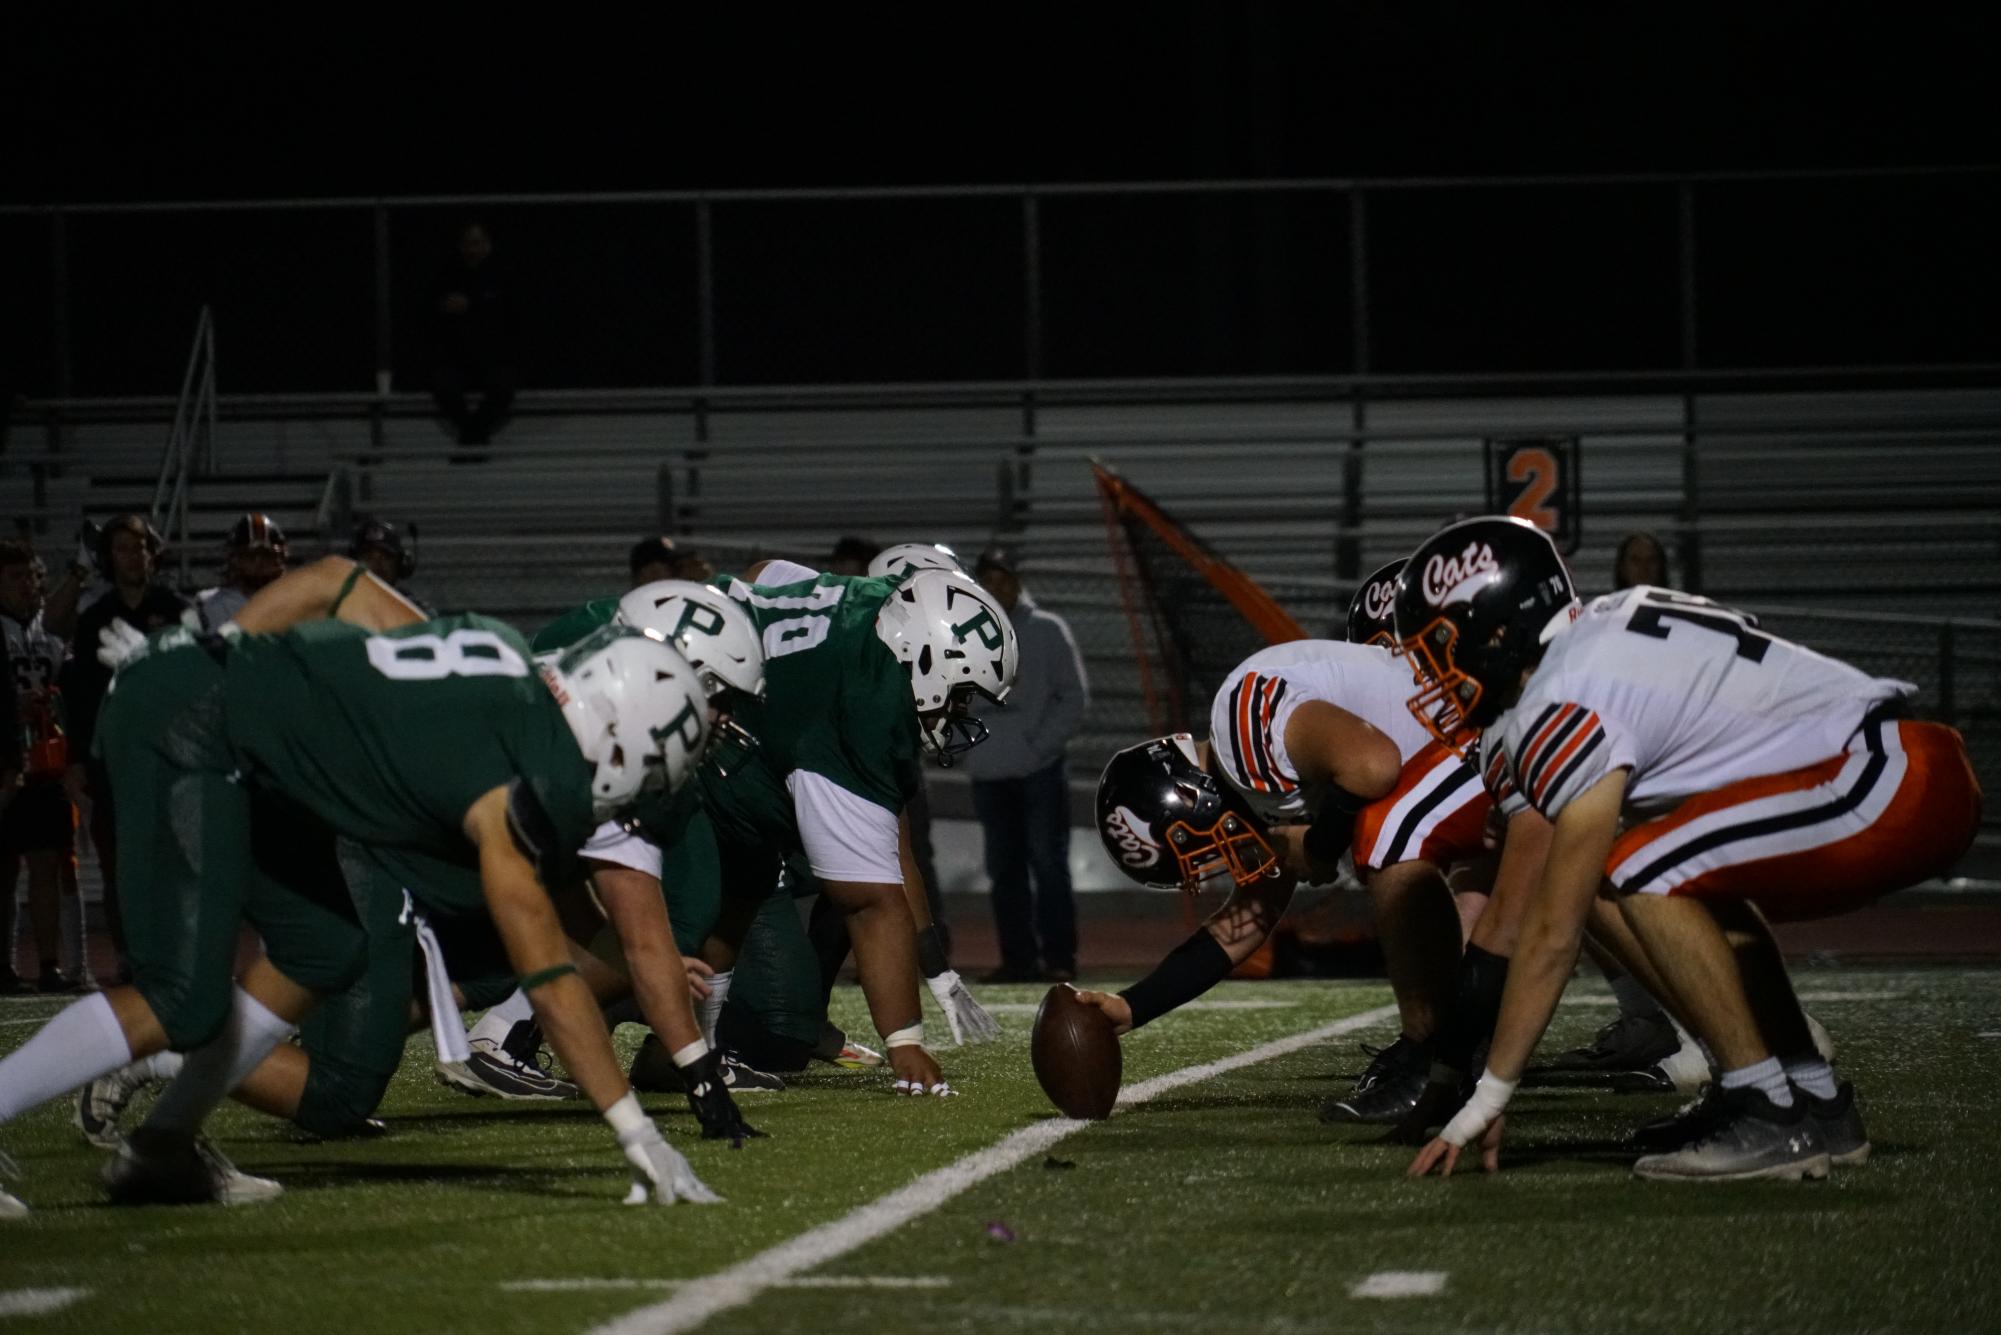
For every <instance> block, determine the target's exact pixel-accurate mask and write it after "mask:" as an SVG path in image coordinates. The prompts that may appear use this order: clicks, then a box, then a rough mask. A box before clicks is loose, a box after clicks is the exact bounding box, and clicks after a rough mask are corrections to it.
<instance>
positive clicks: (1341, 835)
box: [1302, 786, 1368, 867]
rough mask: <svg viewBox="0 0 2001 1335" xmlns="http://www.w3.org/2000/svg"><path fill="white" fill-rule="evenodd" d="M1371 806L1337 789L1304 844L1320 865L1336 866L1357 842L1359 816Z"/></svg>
mask: <svg viewBox="0 0 2001 1335" xmlns="http://www.w3.org/2000/svg"><path fill="white" fill-rule="evenodd" d="M1367 805H1368V803H1367V802H1366V801H1365V800H1363V799H1362V798H1359V797H1357V796H1355V795H1354V794H1353V793H1351V792H1349V791H1348V790H1347V789H1345V788H1341V787H1338V786H1337V787H1334V788H1333V789H1332V790H1331V791H1330V792H1329V793H1328V795H1327V800H1326V802H1325V803H1323V804H1322V805H1321V808H1320V812H1319V814H1318V815H1316V816H1315V817H1314V818H1313V824H1311V825H1309V826H1308V827H1307V829H1306V838H1305V839H1304V840H1303V841H1302V843H1303V844H1304V846H1305V848H1306V856H1307V857H1309V858H1311V859H1312V860H1313V862H1314V864H1315V865H1316V866H1329V867H1331V866H1333V865H1334V864H1335V863H1337V862H1339V861H1340V860H1341V855H1342V854H1343V853H1345V852H1347V851H1348V845H1349V844H1351V843H1353V842H1354V840H1355V817H1357V816H1359V815H1361V814H1362V808H1363V807H1365V806H1367Z"/></svg>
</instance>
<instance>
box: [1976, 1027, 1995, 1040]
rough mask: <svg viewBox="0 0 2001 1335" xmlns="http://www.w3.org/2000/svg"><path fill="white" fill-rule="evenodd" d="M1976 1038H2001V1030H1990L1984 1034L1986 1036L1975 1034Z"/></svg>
mask: <svg viewBox="0 0 2001 1335" xmlns="http://www.w3.org/2000/svg"><path fill="white" fill-rule="evenodd" d="M1974 1037H1975V1038H2001V1029H1990V1030H1988V1031H1987V1032H1986V1033H1984V1034H1975V1035H1974Z"/></svg>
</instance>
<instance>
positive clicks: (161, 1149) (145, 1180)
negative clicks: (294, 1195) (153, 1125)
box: [104, 1127, 285, 1205]
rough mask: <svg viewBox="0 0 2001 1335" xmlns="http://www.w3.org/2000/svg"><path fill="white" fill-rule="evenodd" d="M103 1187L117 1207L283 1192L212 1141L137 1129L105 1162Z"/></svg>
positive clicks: (253, 1199)
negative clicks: (247, 1171) (240, 1166)
mask: <svg viewBox="0 0 2001 1335" xmlns="http://www.w3.org/2000/svg"><path fill="white" fill-rule="evenodd" d="M104 1185H105V1187H106V1189H107V1190H108V1191H109V1192H110V1195H111V1199H112V1201H113V1202H115V1203H116V1204H119V1205H205V1204H213V1205H261V1204H263V1203H264V1202H266V1201H273V1200H276V1199H277V1198H278V1197H280V1196H282V1195H284V1194H285V1189H284V1188H283V1187H281V1186H279V1185H278V1184H277V1183H276V1182H273V1181H271V1180H270V1179H269V1178H262V1177H252V1176H251V1175H250V1174H249V1173H246V1172H244V1171H243V1170H242V1169H240V1168H238V1167H237V1166H236V1165H235V1164H233V1163H231V1162H230V1161H229V1158H228V1156H227V1155H225V1154H224V1153H223V1152H222V1151H221V1150H219V1149H217V1148H216V1147H215V1146H214V1145H213V1144H212V1143H210V1142H209V1141H208V1140H206V1139H203V1138H200V1137H194V1136H184V1135H177V1134H174V1133H171V1132H158V1131H147V1130H146V1129H145V1128H144V1127H141V1128H139V1129H138V1130H137V1131H134V1132H133V1133H132V1135H131V1136H130V1137H129V1138H127V1139H126V1140H124V1141H122V1142H121V1143H120V1144H119V1146H118V1149H117V1152H116V1153H115V1154H114V1155H113V1156H112V1158H111V1161H110V1162H109V1163H107V1164H105V1165H104Z"/></svg>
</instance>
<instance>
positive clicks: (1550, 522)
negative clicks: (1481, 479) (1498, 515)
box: [1508, 445, 1558, 533]
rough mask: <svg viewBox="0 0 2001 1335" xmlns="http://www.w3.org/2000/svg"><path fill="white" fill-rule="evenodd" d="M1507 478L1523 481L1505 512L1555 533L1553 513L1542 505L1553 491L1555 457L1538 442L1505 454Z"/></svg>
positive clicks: (1555, 482)
mask: <svg viewBox="0 0 2001 1335" xmlns="http://www.w3.org/2000/svg"><path fill="white" fill-rule="evenodd" d="M1508 481H1510V482H1519V483H1525V484H1526V485H1525V486H1523V487H1522V492H1521V495H1519V496H1517V497H1515V501H1514V504H1512V505H1510V506H1509V507H1508V513H1509V514H1510V515H1513V516H1514V517H1515V518H1516V519H1526V520H1528V521H1529V522H1530V523H1531V524H1534V525H1535V526H1536V527H1537V528H1539V529H1541V530H1542V531H1543V532H1545V533H1554V532H1556V528H1557V513H1556V511H1554V510H1552V509H1550V507H1549V506H1548V505H1547V504H1545V502H1547V501H1548V500H1549V498H1550V497H1551V496H1552V495H1554V494H1555V492H1556V487H1557V481H1558V475H1557V462H1556V456H1555V455H1554V454H1551V453H1550V452H1549V451H1548V450H1546V449H1543V448H1542V447H1541V446H1539V445H1536V446H1530V447H1529V448H1527V449H1518V450H1516V451H1515V452H1514V453H1513V454H1511V455H1509V456H1508Z"/></svg>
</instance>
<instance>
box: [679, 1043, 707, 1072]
mask: <svg viewBox="0 0 2001 1335" xmlns="http://www.w3.org/2000/svg"><path fill="white" fill-rule="evenodd" d="M708 1055H709V1045H708V1043H707V1042H706V1041H704V1040H702V1039H699V1038H698V1039H696V1040H695V1041H694V1042H692V1043H690V1044H689V1045H688V1046H687V1047H685V1048H682V1049H680V1050H679V1051H677V1052H676V1053H675V1054H674V1064H675V1065H676V1066H682V1067H686V1066H693V1065H694V1064H695V1063H696V1062H698V1061H700V1060H701V1059H702V1058H704V1057H706V1056H708Z"/></svg>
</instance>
